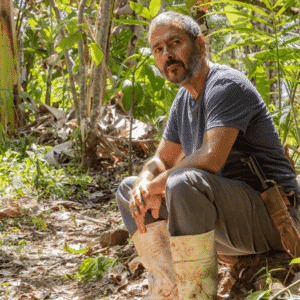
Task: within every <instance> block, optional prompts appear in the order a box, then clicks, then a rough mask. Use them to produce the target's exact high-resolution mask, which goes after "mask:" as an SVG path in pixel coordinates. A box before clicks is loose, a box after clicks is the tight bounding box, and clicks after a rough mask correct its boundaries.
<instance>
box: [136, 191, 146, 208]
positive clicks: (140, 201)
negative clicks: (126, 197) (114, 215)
mask: <svg viewBox="0 0 300 300" xmlns="http://www.w3.org/2000/svg"><path fill="white" fill-rule="evenodd" d="M135 199H136V204H137V205H138V207H139V208H140V210H141V211H142V210H143V209H144V208H145V206H146V203H145V201H144V198H143V195H142V193H141V191H140V190H139V189H138V190H137V191H136V196H135Z"/></svg>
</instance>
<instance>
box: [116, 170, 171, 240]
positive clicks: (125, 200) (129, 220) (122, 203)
mask: <svg viewBox="0 0 300 300" xmlns="http://www.w3.org/2000/svg"><path fill="white" fill-rule="evenodd" d="M136 179H137V177H136V176H132V177H127V178H126V179H124V180H123V181H122V182H121V184H120V186H119V188H118V191H117V194H116V201H117V204H118V206H119V209H120V211H121V214H122V218H123V221H124V224H125V226H126V228H127V230H128V231H129V234H130V236H132V235H133V234H134V233H135V231H136V230H137V226H136V223H135V220H134V218H133V217H132V215H131V213H130V209H129V200H130V195H131V192H132V189H133V185H134V182H135V181H136ZM167 219H168V212H167V208H166V204H165V201H164V200H163V202H162V205H161V207H160V210H159V218H158V219H155V218H153V217H152V215H151V212H150V211H148V212H147V213H146V216H145V225H148V224H151V223H153V222H156V221H161V220H167Z"/></svg>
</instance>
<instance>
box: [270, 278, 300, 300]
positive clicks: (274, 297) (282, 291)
mask: <svg viewBox="0 0 300 300" xmlns="http://www.w3.org/2000/svg"><path fill="white" fill-rule="evenodd" d="M299 283H300V279H299V280H297V281H296V282H294V283H292V284H291V285H289V286H288V287H286V288H284V289H282V290H281V291H279V292H278V293H276V294H275V295H274V296H273V297H271V298H270V299H269V300H275V299H276V298H277V297H278V296H279V295H281V294H283V293H284V292H286V291H287V290H288V289H290V288H292V287H294V286H296V285H297V284H299Z"/></svg>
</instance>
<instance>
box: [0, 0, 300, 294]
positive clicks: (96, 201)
mask: <svg viewBox="0 0 300 300" xmlns="http://www.w3.org/2000/svg"><path fill="white" fill-rule="evenodd" d="M168 10H175V11H178V12H181V13H184V14H187V15H190V16H192V17H193V18H194V19H195V20H196V21H197V22H198V23H199V24H200V26H201V29H202V32H203V35H204V36H205V39H206V44H207V49H208V56H209V58H210V60H212V61H213V62H215V63H221V64H226V65H228V66H231V67H233V68H235V69H237V70H240V71H241V72H243V73H244V74H246V75H247V76H248V78H249V79H250V80H251V82H252V83H253V84H254V85H255V86H256V87H257V89H258V91H259V92H260V94H261V95H262V97H263V99H264V101H265V103H266V105H267V107H268V108H269V110H270V112H271V114H272V116H273V119H274V122H275V125H276V127H277V129H278V132H279V134H280V138H281V140H282V144H283V146H284V148H285V152H286V155H287V156H288V157H289V159H290V160H291V162H292V164H293V166H294V168H295V171H296V173H297V174H299V172H300V159H299V154H300V148H299V146H300V132H299V126H298V123H299V119H300V102H299V101H300V88H299V83H300V81H299V78H300V43H299V38H300V25H299V23H300V22H299V20H300V5H299V1H297V0H278V1H275V0H239V1H234V0H227V1H224V0H215V1H214V0H212V1H209V0H199V1H193V0H186V1H185V2H184V1H180V0H152V1H150V0H149V1H147V0H135V1H127V0H100V1H99V0H81V1H79V0H55V1H54V0H40V1H34V0H17V1H16V0H2V1H1V2H0V232H1V234H0V299H141V297H142V296H143V295H145V294H146V293H147V287H148V286H147V276H146V273H145V271H144V269H143V267H142V265H141V264H140V263H139V262H138V257H137V254H136V252H135V249H134V247H133V244H132V241H131V239H130V237H129V235H128V232H127V230H126V228H125V227H124V224H123V222H122V218H121V215H120V212H119V211H118V208H117V205H116V201H115V192H116V190H117V187H118V184H119V183H120V182H121V180H122V179H124V178H125V177H126V176H129V175H132V174H134V175H137V174H138V173H139V171H140V170H141V167H142V165H143V163H144V161H145V160H146V159H147V158H148V157H149V156H151V155H152V154H153V153H154V151H155V148H156V146H157V144H158V143H159V140H160V138H161V136H162V132H163V128H164V125H165V122H166V120H167V118H168V112H169V110H170V107H171V105H172V100H173V99H174V97H175V95H176V92H177V90H178V87H177V86H175V85H173V84H172V83H170V82H167V81H166V80H165V79H164V78H162V76H161V75H160V73H159V71H158V69H157V67H156V65H155V62H154V59H153V56H152V55H151V51H150V49H149V45H148V44H147V29H148V27H149V22H150V21H151V19H152V18H153V17H155V16H156V15H157V14H158V13H160V12H162V11H168ZM295 262H297V263H298V261H297V260H296V261H293V263H292V264H291V258H289V257H287V256H286V255H285V254H283V253H277V254H276V255H274V254H272V255H268V254H264V255H260V256H253V257H252V256H251V257H248V258H247V260H246V261H245V262H244V263H241V264H240V265H239V269H238V270H235V274H232V272H231V271H230V270H229V269H228V267H226V266H225V265H223V266H222V265H220V266H219V276H220V277H219V278H220V286H219V296H218V297H219V299H289V297H290V299H300V296H299V295H300V293H299V292H298V288H299V287H298V284H299V282H298V281H299V279H300V275H299V274H300V273H299V270H298V268H297V265H296V264H295ZM230 272H231V273H230ZM236 274H238V276H237V275H236ZM287 287H288V288H287ZM230 290H231V292H230ZM229 294H230V295H229ZM298 294H299V295H298ZM284 295H286V296H284ZM291 295H293V296H291ZM278 297H286V298H278Z"/></svg>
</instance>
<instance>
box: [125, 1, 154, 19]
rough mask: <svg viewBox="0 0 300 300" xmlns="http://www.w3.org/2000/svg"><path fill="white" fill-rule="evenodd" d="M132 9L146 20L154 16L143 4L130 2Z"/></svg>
mask: <svg viewBox="0 0 300 300" xmlns="http://www.w3.org/2000/svg"><path fill="white" fill-rule="evenodd" d="M130 7H131V9H133V10H134V11H135V12H136V13H137V14H139V15H140V16H142V17H143V18H145V19H151V18H152V15H151V13H150V11H149V10H148V8H147V7H145V6H143V5H142V4H139V3H136V2H132V1H130Z"/></svg>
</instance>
